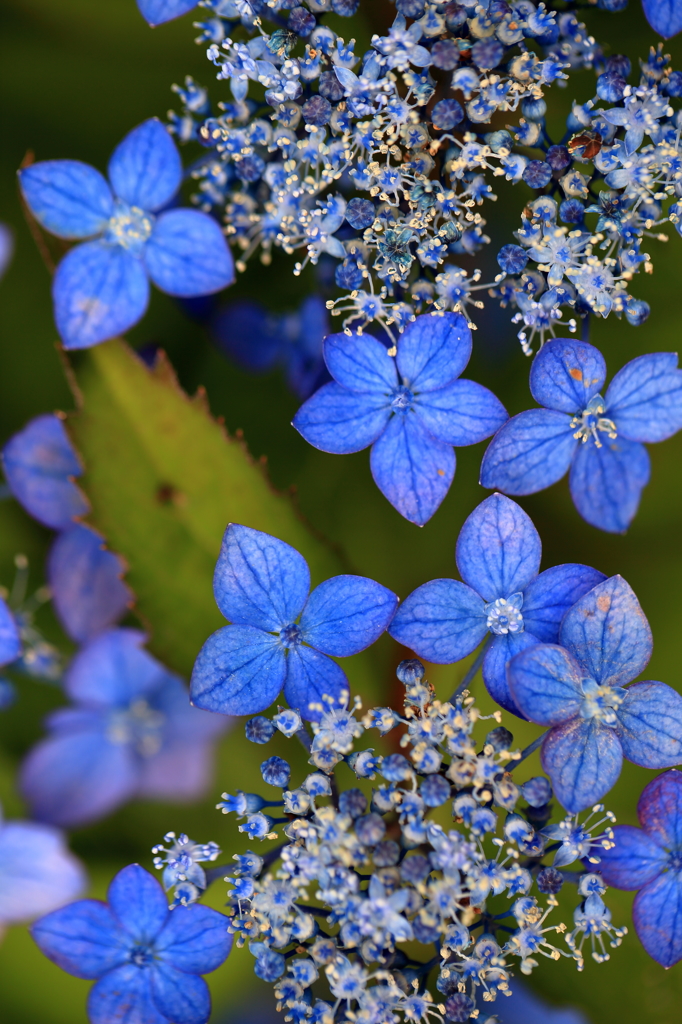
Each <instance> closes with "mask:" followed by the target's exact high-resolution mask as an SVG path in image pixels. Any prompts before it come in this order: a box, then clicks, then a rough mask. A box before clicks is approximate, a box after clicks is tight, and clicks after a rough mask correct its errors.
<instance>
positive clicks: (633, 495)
mask: <svg viewBox="0 0 682 1024" xmlns="http://www.w3.org/2000/svg"><path fill="white" fill-rule="evenodd" d="M605 379H606V364H605V362H604V357H603V356H602V354H601V352H599V350H598V349H596V348H594V346H593V345H588V344H587V343H586V342H581V341H570V340H565V339H563V338H557V339H556V340H554V341H550V342H548V343H547V344H546V345H545V346H544V348H543V349H542V350H541V351H540V352H539V353H538V355H537V356H536V357H535V360H534V362H533V365H532V367H531V371H530V390H531V393H532V395H533V398H534V399H535V400H536V402H538V403H539V404H540V405H541V406H543V408H541V409H529V410H528V411H527V412H522V413H519V414H518V416H512V418H511V419H510V420H509V422H508V423H505V424H504V426H503V427H502V429H501V430H500V431H499V432H498V433H497V434H496V435H495V437H494V438H493V440H492V442H491V443H490V445H489V446H488V450H487V451H486V453H485V455H484V457H483V462H482V464H481V483H482V484H483V486H484V487H491V488H496V489H498V490H500V491H504V492H505V493H507V494H534V493H535V492H536V491H541V490H543V489H544V488H545V487H549V486H550V485H551V484H553V483H556V481H557V480H560V479H561V477H562V476H563V475H564V474H565V473H566V471H567V470H569V469H570V478H569V482H570V488H571V496H572V498H573V502H574V504H575V506H576V508H577V509H578V512H579V513H580V515H581V516H582V517H583V518H584V519H586V520H587V522H588V523H591V524H592V525H593V526H598V527H600V529H602V530H608V531H609V532H610V533H621V532H623V531H624V530H626V529H627V527H628V526H629V525H630V523H631V522H632V520H633V518H634V516H635V513H636V512H637V507H638V505H639V499H640V496H641V493H642V489H643V488H644V486H645V485H646V484H647V483H648V480H649V456H648V454H647V451H646V448H645V447H644V445H643V444H642V442H653V441H664V440H666V438H669V437H672V436H673V434H675V433H677V431H678V430H680V429H681V428H682V371H680V370H678V369H677V356H676V355H675V353H673V352H658V353H652V354H651V355H644V356H638V357H637V358H636V359H633V360H632V361H631V362H629V363H627V365H626V366H624V367H623V368H622V370H619V371H618V373H617V374H616V376H615V377H614V378H613V380H612V381H611V383H610V384H609V386H608V388H607V391H606V395H605V397H604V398H602V396H601V394H600V392H601V389H602V386H603V384H604V380H605Z"/></svg>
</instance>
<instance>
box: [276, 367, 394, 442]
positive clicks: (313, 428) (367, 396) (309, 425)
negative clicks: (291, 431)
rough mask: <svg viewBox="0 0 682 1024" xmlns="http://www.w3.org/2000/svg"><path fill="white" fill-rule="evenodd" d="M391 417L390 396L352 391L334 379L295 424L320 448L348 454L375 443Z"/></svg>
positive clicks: (308, 403) (309, 440)
mask: <svg viewBox="0 0 682 1024" xmlns="http://www.w3.org/2000/svg"><path fill="white" fill-rule="evenodd" d="M390 418H391V409H390V400H389V398H388V397H387V396H386V395H383V394H381V393H380V392H358V391H349V390H348V389H347V388H345V387H343V386H342V385H341V384H337V383H336V381H331V383H329V384H323V385H322V387H321V388H320V389H319V391H316V392H315V394H314V395H312V396H311V397H310V398H309V399H308V401H307V402H304V404H303V405H302V406H301V408H300V409H299V410H298V412H297V413H296V415H295V416H294V418H293V420H292V426H293V427H295V428H296V430H298V432H299V434H301V436H302V437H304V438H305V440H306V441H307V442H308V444H312V445H313V446H314V447H315V448H319V449H320V451H323V452H332V453H333V454H334V455H347V454H349V453H350V452H359V451H362V449H363V448H367V447H369V445H370V444H374V442H375V441H376V439H377V438H378V437H379V436H380V435H381V434H382V432H383V431H384V430H385V428H386V424H387V423H388V421H389V419H390Z"/></svg>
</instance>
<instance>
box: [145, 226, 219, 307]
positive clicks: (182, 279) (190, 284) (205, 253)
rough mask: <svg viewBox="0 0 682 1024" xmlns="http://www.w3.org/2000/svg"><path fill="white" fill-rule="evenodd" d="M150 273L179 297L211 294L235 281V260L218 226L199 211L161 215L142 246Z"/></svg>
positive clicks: (154, 280) (158, 283)
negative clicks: (143, 246)
mask: <svg viewBox="0 0 682 1024" xmlns="http://www.w3.org/2000/svg"><path fill="white" fill-rule="evenodd" d="M144 262H145V265H146V267H147V270H148V271H149V276H150V277H151V279H152V281H153V282H154V284H155V285H156V287H157V288H160V289H161V291H163V292H167V293H168V294H169V295H176V296H179V297H180V298H192V297H193V296H197V295H211V294H213V293H214V292H219V291H222V289H223V288H227V286H228V285H230V284H233V283H234V262H233V260H232V253H231V252H230V250H229V248H228V245H227V242H226V241H225V236H224V235H223V233H222V231H221V229H220V225H219V224H218V222H217V221H215V220H214V219H213V218H212V217H209V216H208V214H206V213H201V212H200V211H199V210H184V209H180V210H169V211H168V212H167V213H163V214H161V216H160V217H159V219H158V220H157V222H156V224H155V225H154V230H153V231H152V234H151V237H150V239H149V241H148V242H147V245H146V246H145V249H144Z"/></svg>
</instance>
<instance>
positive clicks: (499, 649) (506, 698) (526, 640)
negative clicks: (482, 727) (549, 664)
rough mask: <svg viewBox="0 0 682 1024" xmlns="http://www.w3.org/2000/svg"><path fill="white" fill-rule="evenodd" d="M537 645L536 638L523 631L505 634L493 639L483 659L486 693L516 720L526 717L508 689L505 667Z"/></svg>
mask: <svg viewBox="0 0 682 1024" xmlns="http://www.w3.org/2000/svg"><path fill="white" fill-rule="evenodd" d="M537 643H538V639H537V637H535V636H533V634H532V633H529V632H527V631H526V630H524V632H523V633H506V634H504V635H502V636H495V637H493V640H492V643H491V644H490V646H489V647H488V649H487V650H486V652H485V656H484V658H483V668H482V675H483V682H484V683H485V685H486V689H487V690H488V693H489V694H490V696H491V697H492V698H493V700H494V701H496V702H497V703H498V704H499V705H500V707H503V708H504V710H505V711H511V713H512V715H516V716H517V717H518V718H526V715H524V713H523V712H522V711H521V709H520V708H519V707H518V705H517V704H516V702H515V700H514V698H513V697H512V695H511V690H510V689H509V682H508V680H507V666H508V665H509V662H510V661H511V659H512V658H513V657H514V655H516V654H520V653H521V651H525V650H527V648H529V647H533V646H534V645H536V644H537Z"/></svg>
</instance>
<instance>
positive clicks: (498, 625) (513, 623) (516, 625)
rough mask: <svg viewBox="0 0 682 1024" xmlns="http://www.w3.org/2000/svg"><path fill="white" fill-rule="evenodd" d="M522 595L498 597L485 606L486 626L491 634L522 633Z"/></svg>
mask: <svg viewBox="0 0 682 1024" xmlns="http://www.w3.org/2000/svg"><path fill="white" fill-rule="evenodd" d="M522 605H523V594H522V593H521V592H520V591H519V593H518V594H512V595H511V597H498V598H497V600H496V601H491V602H490V604H487V605H486V606H485V613H486V615H487V616H488V619H487V622H486V625H487V627H488V629H489V630H490V632H491V633H496V634H497V635H498V636H503V635H504V634H505V633H523V615H522V614H521V606H522Z"/></svg>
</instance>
